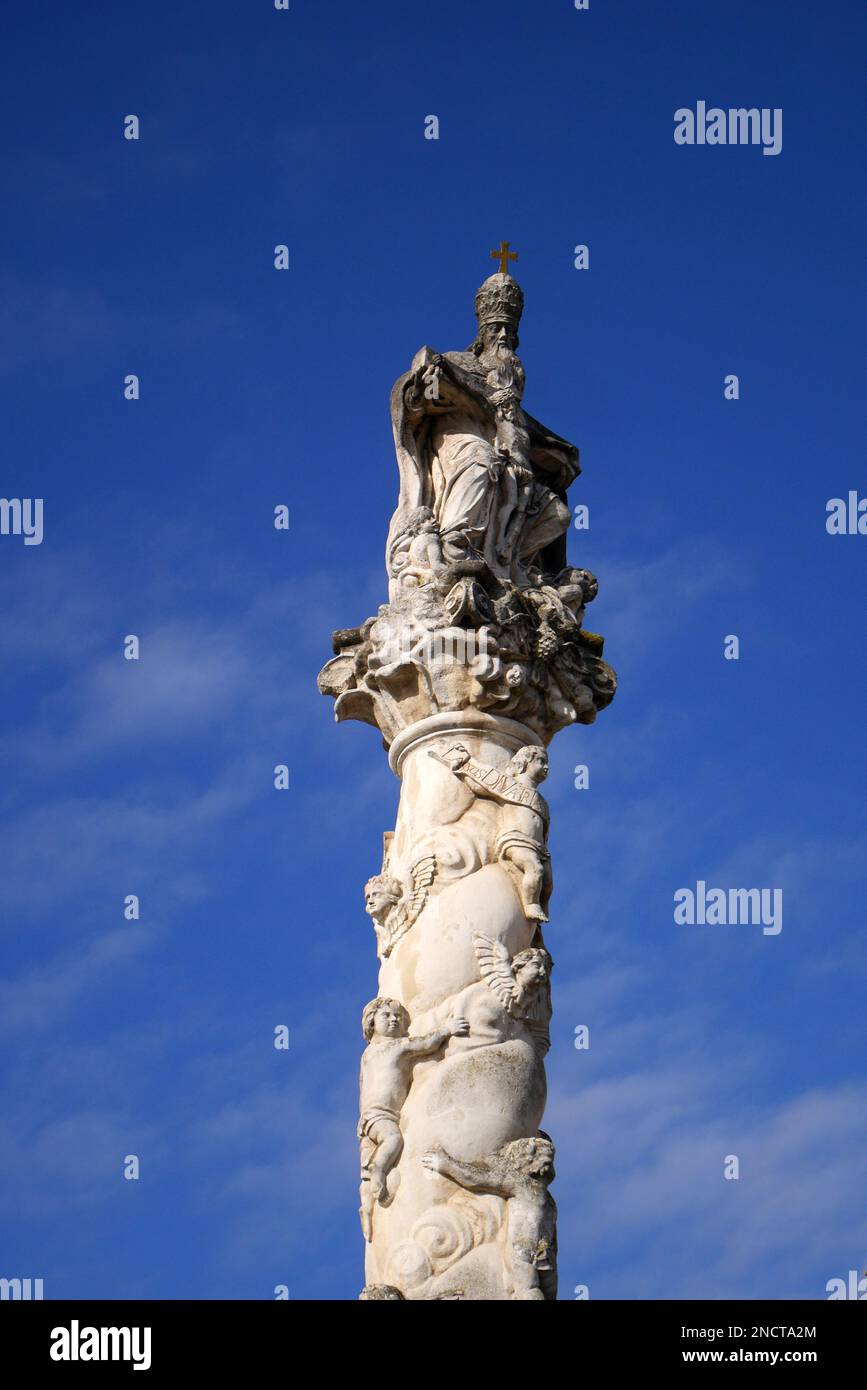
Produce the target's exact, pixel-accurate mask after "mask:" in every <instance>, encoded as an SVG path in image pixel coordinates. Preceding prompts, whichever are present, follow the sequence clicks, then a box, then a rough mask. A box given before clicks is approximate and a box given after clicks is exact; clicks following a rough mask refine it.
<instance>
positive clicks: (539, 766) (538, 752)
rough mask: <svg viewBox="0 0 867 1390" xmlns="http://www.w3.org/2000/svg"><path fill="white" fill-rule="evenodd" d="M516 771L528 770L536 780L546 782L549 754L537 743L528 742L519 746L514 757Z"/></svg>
mask: <svg viewBox="0 0 867 1390" xmlns="http://www.w3.org/2000/svg"><path fill="white" fill-rule="evenodd" d="M512 767H513V768H514V769H515V771H516V772H526V773H527V774H528V775H529V776H530V777H531V778H532V780H533V781H534V782H536V783H539V782H544V780H545V778H546V777H547V776H548V754H547V753H546V752H545V749H544V748H539V747H538V745H537V744H535V743H527V744H525V745H524V747H523V748H519V749H518V751H517V753H515V754H514V756H513V758H512Z"/></svg>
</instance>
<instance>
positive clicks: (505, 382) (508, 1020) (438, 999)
mask: <svg viewBox="0 0 867 1390" xmlns="http://www.w3.org/2000/svg"><path fill="white" fill-rule="evenodd" d="M522 308H523V295H522V293H521V290H520V287H519V286H518V284H517V283H516V281H515V280H514V279H513V278H512V277H511V276H510V275H507V274H504V273H502V272H501V273H498V274H495V275H492V276H490V278H489V279H488V280H486V281H485V282H484V284H483V285H482V286H481V288H480V290H479V291H478V293H477V295H476V315H477V320H478V331H477V336H476V339H475V341H474V342H473V344H472V346H471V347H470V348H469V349H468V350H467V351H466V352H449V353H444V354H439V353H437V352H434V351H433V350H432V349H430V348H427V347H425V348H422V349H421V350H420V351H419V352H418V353H417V354H416V357H415V359H414V360H413V363H412V366H411V368H410V371H409V372H408V373H406V374H405V375H404V376H402V377H400V379H399V380H398V381H397V383H396V384H395V386H394V389H393V391H392V396H391V413H392V423H393V428H394V442H395V451H396V455H397V462H398V470H399V475H400V493H399V498H398V506H397V510H396V511H395V513H394V516H393V517H392V520H391V524H390V527H389V531H388V540H387V546H386V569H387V573H388V602H387V603H385V604H383V605H382V606H381V607H380V609H379V612H378V613H377V614H376V616H375V617H370V618H368V619H367V620H366V621H365V622H363V623H361V624H360V625H359V626H358V627H354V628H349V629H343V630H340V631H338V632H335V634H334V637H333V646H334V653H335V655H334V657H333V659H332V660H331V661H329V662H328V664H327V665H326V666H325V668H324V670H323V671H322V672H321V674H320V677H319V686H320V689H321V690H322V692H323V693H324V694H326V695H330V696H332V697H333V698H334V700H335V716H336V718H337V719H338V720H340V721H342V720H344V719H359V720H362V721H364V722H366V723H369V724H373V725H374V726H375V727H376V728H378V729H379V730H380V732H381V733H382V736H383V739H384V742H385V745H386V747H387V748H388V756H389V762H390V765H391V768H392V770H393V771H394V772H395V774H396V775H397V777H398V778H399V779H400V788H401V790H400V803H399V806H398V812H397V820H396V823H395V827H394V829H393V830H389V831H386V832H385V833H384V835H383V850H382V863H381V865H379V864H378V865H376V866H374V867H375V869H376V872H374V873H373V874H372V876H371V878H370V880H369V881H368V883H367V885H366V887H365V907H366V910H367V912H368V914H369V916H370V918H371V922H372V924H373V928H374V937H375V941H376V949H377V954H378V957H379V961H380V967H379V980H378V984H377V988H376V993H375V995H374V997H373V998H371V1000H370V1001H369V1002H368V1003H367V1004H366V1006H365V1007H364V1009H363V1012H362V1032H363V1035H364V1042H365V1047H364V1052H363V1054H362V1058H361V1086H360V1108H359V1121H358V1140H359V1150H360V1206H359V1215H360V1220H361V1230H362V1235H363V1239H364V1243H365V1248H366V1263H365V1286H364V1290H363V1292H362V1294H361V1297H362V1298H363V1299H406V1300H413V1299H419V1300H435V1299H463V1300H488V1299H495V1300H502V1299H507V1300H508V1299H522V1300H523V1299H528V1300H535V1301H547V1300H552V1299H554V1298H555V1297H556V1290H557V1232H556V1206H555V1203H554V1199H553V1196H552V1195H551V1191H550V1185H551V1182H552V1180H553V1178H554V1145H553V1143H552V1141H551V1139H550V1137H549V1136H548V1135H547V1134H546V1133H545V1132H544V1130H542V1129H541V1128H540V1126H541V1123H542V1118H543V1113H544V1109H545V1098H546V1083H545V1065H544V1059H545V1054H546V1052H547V1050H548V1047H549V1045H550V1043H549V1032H548V1029H549V1022H550V1017H551V972H552V968H553V962H552V959H551V955H550V954H549V952H548V948H547V946H546V943H545V940H544V938H543V927H544V926H545V924H546V923H547V922H548V918H549V909H550V899H551V892H552V886H553V879H552V872H551V860H550V855H549V853H548V828H549V820H550V818H549V813H548V806H547V803H546V801H545V798H544V796H543V795H542V792H541V791H540V786H541V784H542V782H543V781H544V779H545V777H546V775H547V772H548V756H547V752H546V748H547V745H548V743H549V742H550V740H551V738H552V737H553V735H554V734H555V733H556V732H557V731H558V730H559V729H562V728H566V727H568V726H569V725H570V724H574V723H582V724H589V723H592V722H593V720H594V719H595V718H596V714H597V711H598V710H600V709H603V708H604V707H605V706H606V705H607V704H608V703H609V702H610V701H611V699H612V697H613V695H614V690H615V677H614V672H613V671H612V670H611V668H610V667H609V666H608V665H607V664H606V663H605V662H604V661H603V659H602V639H601V638H600V637H598V636H597V635H595V634H593V633H590V632H587V631H586V630H585V629H584V627H583V625H582V624H583V617H584V610H585V606H586V604H587V603H589V602H590V601H591V600H592V599H593V598H594V597H595V596H596V592H597V584H596V580H595V578H594V577H593V575H592V574H590V573H589V572H588V571H587V570H583V569H576V568H573V567H570V566H569V565H568V563H567V559H566V533H567V530H568V527H569V521H570V511H569V506H568V503H567V500H566V490H567V488H568V486H569V484H570V483H571V482H572V481H573V479H574V478H575V477H576V476H577V474H578V472H579V471H580V470H579V465H578V451H577V449H576V448H575V447H574V445H572V444H569V443H568V442H567V441H566V440H565V439H562V438H560V436H559V435H556V434H554V433H552V432H551V431H550V430H548V429H546V428H545V427H544V426H543V425H541V424H539V422H538V421H537V420H534V419H533V417H532V416H530V415H528V414H527V413H526V412H525V411H524V409H523V406H522V397H523V389H524V371H523V367H522V364H521V362H520V360H519V358H518V357H517V346H518V336H517V331H518V323H519V320H520V316H521V312H522Z"/></svg>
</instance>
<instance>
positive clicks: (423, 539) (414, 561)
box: [388, 507, 448, 597]
mask: <svg viewBox="0 0 867 1390" xmlns="http://www.w3.org/2000/svg"><path fill="white" fill-rule="evenodd" d="M388 568H389V574H390V576H391V579H392V580H394V581H396V584H392V585H389V590H390V592H391V596H392V597H394V596H395V594H394V592H392V590H394V589H395V588H396V589H397V590H398V591H399V590H400V589H402V588H418V587H419V586H420V585H422V584H430V583H431V582H432V581H433V579H434V578H435V577H436V576H437V575H438V574H440V573H441V572H442V571H444V570H446V569H447V568H448V566H447V564H446V561H445V559H444V558H443V546H442V541H441V540H440V533H439V528H438V527H437V523H436V519H435V517H434V514H433V512H432V511H431V509H430V507H416V508H415V509H414V510H413V511H411V512H409V514H408V515H407V516H406V518H405V520H404V522H403V524H402V525H401V527H400V530H399V531H398V532H397V535H396V536H395V539H394V543H393V544H392V546H391V551H390V556H389V566H388Z"/></svg>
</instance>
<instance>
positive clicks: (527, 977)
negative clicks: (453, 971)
mask: <svg viewBox="0 0 867 1390" xmlns="http://www.w3.org/2000/svg"><path fill="white" fill-rule="evenodd" d="M473 945H474V946H475V948H476V959H477V960H478V962H479V973H480V975H481V977H482V979H483V980H484V982H485V984H486V985H487V987H488V989H489V990H490V991H491V993H492V994H493V995H494V997H495V998H496V999H497V1000H498V1001H499V1003H500V1005H501V1007H502V1009H503V1012H504V1013H506V1014H508V1016H509V1018H516V1019H521V1020H522V1021H523V1022H524V1023H526V1025H527V1027H528V1029H529V1030H530V1033H531V1034H532V1037H533V1045H534V1047H535V1048H536V1050H537V1051H538V1052H539V1054H540V1056H542V1057H544V1055H545V1053H546V1052H547V1051H548V1049H549V1047H550V1046H551V1039H550V1037H549V1034H548V1024H549V1023H550V1020H551V971H552V969H553V967H554V962H553V961H552V959H551V957H550V955H549V954H548V952H547V951H546V950H545V948H544V946H530V947H528V949H527V950H526V951H519V952H518V954H517V955H516V956H510V955H509V951H508V948H507V947H506V946H504V945H503V943H502V941H493V940H492V939H491V938H490V937H489V936H482V934H481V933H477V934H476V935H475V936H474V937H473Z"/></svg>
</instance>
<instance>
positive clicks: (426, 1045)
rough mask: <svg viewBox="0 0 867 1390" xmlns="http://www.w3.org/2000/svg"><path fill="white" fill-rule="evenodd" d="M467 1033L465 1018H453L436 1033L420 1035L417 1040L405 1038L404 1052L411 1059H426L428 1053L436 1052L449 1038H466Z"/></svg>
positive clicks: (468, 1029) (468, 1028) (467, 1027)
mask: <svg viewBox="0 0 867 1390" xmlns="http://www.w3.org/2000/svg"><path fill="white" fill-rule="evenodd" d="M469 1031H470V1025H469V1024H468V1023H467V1020H466V1019H465V1018H453V1019H452V1020H451V1021H450V1022H449V1023H448V1024H447V1025H446V1027H445V1028H442V1029H440V1030H439V1031H438V1032H436V1033H422V1034H420V1035H419V1037H417V1038H407V1039H406V1043H405V1050H406V1052H407V1053H408V1054H409V1055H410V1056H411V1057H426V1056H427V1055H428V1053H430V1052H437V1051H438V1050H439V1049H440V1048H441V1047H442V1045H443V1043H447V1042H448V1040H449V1038H454V1037H466V1035H467V1033H469Z"/></svg>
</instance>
